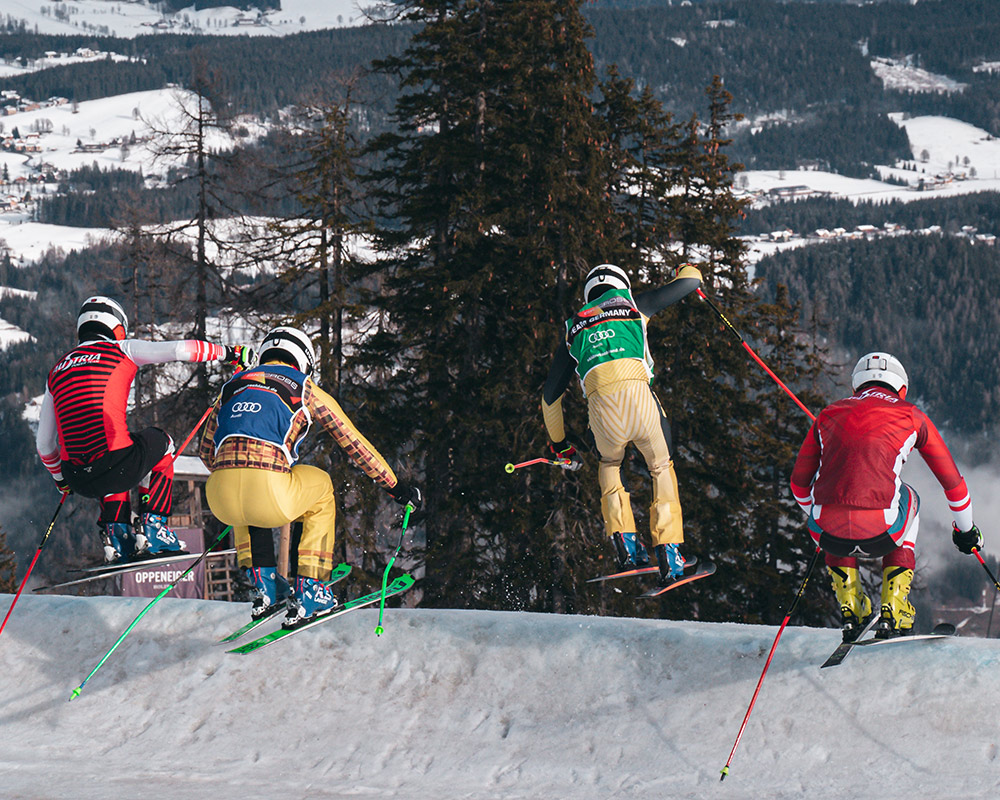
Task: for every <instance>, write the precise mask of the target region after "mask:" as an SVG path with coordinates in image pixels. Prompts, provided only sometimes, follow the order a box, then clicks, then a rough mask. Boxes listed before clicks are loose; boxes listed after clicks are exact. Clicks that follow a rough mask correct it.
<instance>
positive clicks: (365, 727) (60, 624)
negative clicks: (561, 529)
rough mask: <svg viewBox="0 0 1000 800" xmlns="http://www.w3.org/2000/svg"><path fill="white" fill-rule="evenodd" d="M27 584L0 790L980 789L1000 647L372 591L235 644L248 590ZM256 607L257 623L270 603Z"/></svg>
mask: <svg viewBox="0 0 1000 800" xmlns="http://www.w3.org/2000/svg"><path fill="white" fill-rule="evenodd" d="M10 600H11V596H10V595H0V608H2V609H4V611H5V610H6V608H7V607H8V606H9V604H10ZM146 602H148V601H146V600H143V599H128V598H106V597H102V598H82V597H56V596H47V597H46V596H23V597H22V598H21V600H20V601H19V603H18V605H17V607H16V608H15V611H14V614H13V616H12V617H11V620H10V622H9V623H8V625H7V628H6V629H5V630H4V634H3V636H2V637H0V742H2V744H0V798H2V800H21V799H22V798H31V799H32V800H36V799H38V798H43V799H48V798H73V800H98V799H99V800H105V798H107V797H108V796H111V797H120V798H156V800H196V799H197V800H230V798H231V799H232V800H248V799H253V798H275V797H281V798H336V799H337V800H340V799H341V798H345V799H346V798H394V799H395V798H399V799H400V800H402V799H403V798H406V799H407V800H420V799H421V798H428V800H431V799H432V798H433V799H434V800H472V799H475V800H479V799H483V800H485V799H486V798H504V799H505V800H507V799H510V800H517V799H520V798H524V799H525V800H528V799H530V800H543V799H544V800H562V799H563V798H573V799H574V800H577V799H579V800H590V799H591V798H593V799H594V800H598V799H601V800H604V799H605V798H656V799H658V800H663V799H666V798H699V799H700V798H755V799H759V798H772V799H774V798H802V797H809V798H841V797H848V796H849V797H852V798H873V799H877V800H894V799H895V798H899V800H904V799H905V800H917V799H919V798H942V797H948V798H987V797H989V798H994V797H997V796H998V791H1000V761H998V759H997V756H998V753H1000V726H998V724H997V717H998V713H1000V663H998V662H1000V646H998V643H997V642H996V640H982V639H962V638H955V639H943V640H933V641H923V642H910V643H901V644H893V645H888V646H885V647H878V648H868V649H867V650H866V651H857V652H855V653H854V654H853V655H851V656H850V658H849V659H848V660H847V661H845V662H844V664H843V665H841V666H840V667H836V668H834V669H826V670H822V671H820V669H819V665H820V664H821V663H822V662H823V660H824V659H825V658H826V656H827V655H829V653H830V652H831V651H832V650H833V648H834V647H835V646H836V644H837V642H838V639H839V634H838V632H837V631H834V630H828V629H827V630H822V629H810V628H795V627H791V628H788V629H786V631H785V634H784V636H783V637H782V640H781V643H780V645H779V647H778V650H777V653H776V655H775V658H774V661H773V662H772V665H771V669H770V671H769V672H768V676H767V679H766V681H765V683H764V686H763V689H762V691H761V695H760V698H759V700H758V702H757V705H756V707H755V709H754V712H753V715H752V716H751V718H750V722H749V724H748V726H747V729H746V733H745V735H744V738H743V740H742V742H741V744H740V747H739V749H738V750H737V753H736V756H735V758H734V759H733V763H732V769H731V773H730V776H729V777H728V778H727V779H726V781H725V782H724V783H720V782H719V770H720V769H721V768H722V766H723V765H724V764H725V762H726V758H727V757H728V755H729V751H730V749H731V747H732V744H733V740H734V738H735V736H736V733H737V731H738V729H739V726H740V723H741V721H742V719H743V715H744V713H745V712H746V708H747V704H748V703H749V701H750V697H751V695H752V693H753V690H754V686H755V685H756V682H757V679H758V678H759V676H760V672H761V669H762V668H763V664H764V659H765V658H766V656H767V652H768V650H769V648H770V646H771V643H772V641H773V640H774V636H775V633H776V630H777V629H776V628H773V627H765V626H750V625H737V624H709V623H696V622H673V621H660V620H639V619H620V618H601V617H579V616H556V615H546V614H528V613H514V612H485V611H445V610H441V611H437V610H421V609H417V610H406V609H390V610H387V611H386V616H385V622H384V625H385V629H386V630H385V633H384V634H383V635H382V636H381V637H376V636H375V635H374V628H375V624H376V621H377V615H378V611H377V609H376V608H369V609H365V610H362V611H358V612H356V613H352V614H348V615H346V616H344V617H343V618H342V619H338V620H336V621H330V622H329V623H326V624H324V625H321V626H318V627H317V628H315V629H313V630H310V631H303V632H302V633H300V634H299V635H297V636H294V637H292V638H290V639H288V640H286V641H283V642H281V643H278V644H276V645H275V646H273V647H271V648H267V649H265V650H262V651H260V652H258V653H254V654H252V655H248V656H239V655H234V654H228V653H226V652H225V649H224V647H223V646H220V645H217V644H216V643H215V641H216V640H217V639H218V638H219V637H221V636H223V635H225V634H227V633H229V632H231V631H232V630H234V629H235V628H237V627H238V626H239V625H241V624H242V623H243V622H244V621H245V619H246V618H247V614H248V606H246V605H238V604H228V603H217V602H205V601H195V600H173V599H168V600H163V601H161V602H160V603H159V604H158V605H157V606H156V607H155V608H154V609H153V610H152V611H150V612H149V613H148V614H147V615H146V616H145V617H144V618H143V619H142V620H141V621H140V622H139V624H138V625H137V626H136V627H135V628H134V630H133V631H132V633H131V634H130V635H129V636H128V637H127V638H126V639H125V641H124V643H123V644H122V645H121V646H120V647H119V648H118V650H116V651H115V653H114V654H112V656H111V657H110V658H109V659H108V660H107V662H106V663H105V664H104V666H103V667H102V668H101V670H100V671H99V672H98V673H97V674H96V675H95V676H94V677H93V678H92V679H91V680H90V682H89V683H88V684H87V686H86V687H85V688H84V691H83V693H82V695H81V696H80V697H79V698H77V699H75V700H73V701H72V702H68V699H69V697H70V693H71V692H72V690H73V688H74V687H76V686H77V685H79V683H80V682H81V681H82V679H83V678H84V677H85V676H86V675H87V674H88V673H89V672H90V670H91V669H93V667H94V665H95V664H96V663H97V662H98V661H99V660H100V658H101V657H102V656H103V655H104V654H105V653H106V652H107V650H108V648H109V647H110V646H111V645H112V644H113V643H114V641H115V640H116V639H117V638H118V636H119V635H120V634H121V632H122V631H124V630H125V628H126V627H127V626H128V624H129V623H130V622H131V621H132V620H133V619H134V618H135V616H136V615H137V614H138V613H139V612H140V611H141V610H142V608H143V607H144V605H145V603H146ZM271 624H272V625H276V624H277V623H271Z"/></svg>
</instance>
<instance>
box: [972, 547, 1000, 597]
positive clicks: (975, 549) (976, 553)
mask: <svg viewBox="0 0 1000 800" xmlns="http://www.w3.org/2000/svg"><path fill="white" fill-rule="evenodd" d="M972 554H973V555H974V556H975V557H976V558H978V559H979V563H980V564H982V565H983V569H985V570H986V574H987V575H989V576H990V580H991V581H993V585H994V586H996V587H997V591H998V592H1000V581H998V580H997V576H996V575H994V574H993V570H991V569H990V568H989V567H988V566H986V562H985V561H984V560H983V556H982V554H980V552H979V548H978V547H973V548H972Z"/></svg>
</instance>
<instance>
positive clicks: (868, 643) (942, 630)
mask: <svg viewBox="0 0 1000 800" xmlns="http://www.w3.org/2000/svg"><path fill="white" fill-rule="evenodd" d="M878 620H879V616H878V614H874V615H873V618H872V620H871V621H870V622H869V623H868V624H867V625H865V627H864V630H862V631H861V633H860V634H859V635H858V638H857V639H855V640H854V641H853V642H841V643H840V644H839V645H838V646H837V649H836V650H834V651H833V653H832V654H831V655H830V657H829V658H828V659H827V660H826V661H824V662H823V665H822V666H821V667H820V669H823V668H825V667H836V666H837V665H839V664H841V663H843V661H844V659H845V658H847V655H848V653H850V652H851V650H853V649H854V648H855V647H872V646H874V645H880V644H891V643H892V642H916V641H920V640H922V639H943V638H945V637H948V636H954V635H955V626H954V625H952V624H951V623H950V622H942V623H940V624H938V625H935V626H934V630H933V631H931V632H930V633H925V634H921V635H919V636H892V637H890V638H888V639H877V638H875V637H871V638H868V639H865V638H863V637H864V636H865V635H866V634H867V633H869V632H870V631H871V630H872V628H874V627H875V625H876V624H877V623H878Z"/></svg>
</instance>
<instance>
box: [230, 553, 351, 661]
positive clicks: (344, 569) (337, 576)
mask: <svg viewBox="0 0 1000 800" xmlns="http://www.w3.org/2000/svg"><path fill="white" fill-rule="evenodd" d="M350 572H351V565H350V564H338V565H337V566H336V567H334V569H333V573H332V574H331V575H330V580H328V581H327V582H326V585H327V586H333V584H335V583H336V582H337V581H342V580H343V579H344V578H346V577H347V576H348V575H349V574H350ZM284 610H285V601H284V600H281V601H280V602H278V603H275V605H274V608H272V609H271V610H270V611H268V612H267V613H266V614H264V615H263V616H261V617H257V619H252V620H250V621H249V622H248V623H247V624H246V625H244V626H243V627H242V628H240V629H239V630H237V631H233V632H232V633H231V634H229V635H228V636H225V637H223V638H222V639H219V641H218V642H216V644H226V643H227V642H235V641H236V640H237V639H239V638H240V637H242V636H246V635H247V634H248V633H249V632H250V631H252V630H253V629H254V628H256V627H257V626H258V625H261V624H262V623H264V622H267V621H268V620H269V619H273V618H274V617H275V615H277V614H279V613H281V612H282V611H284Z"/></svg>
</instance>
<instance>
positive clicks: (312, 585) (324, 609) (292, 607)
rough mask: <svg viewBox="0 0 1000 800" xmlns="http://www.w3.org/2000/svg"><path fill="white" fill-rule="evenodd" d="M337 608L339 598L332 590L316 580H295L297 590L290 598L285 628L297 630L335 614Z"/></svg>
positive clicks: (283, 624)
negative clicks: (306, 624) (307, 623)
mask: <svg viewBox="0 0 1000 800" xmlns="http://www.w3.org/2000/svg"><path fill="white" fill-rule="evenodd" d="M336 608H337V598H336V597H334V596H333V592H331V591H330V588H329V587H328V586H327V585H326V584H325V583H323V581H321V580H317V579H316V578H304V577H302V576H301V575H299V576H298V577H297V578H296V579H295V589H294V590H293V592H292V595H291V597H289V598H288V613H286V614H285V621H284V622H283V623H282V625H281V627H283V628H297V627H299V626H300V625H302V624H303V623H306V622H312V621H313V620H315V619H318V618H319V617H325V616H326V615H327V614H331V613H333V611H334V610H335V609H336Z"/></svg>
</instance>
